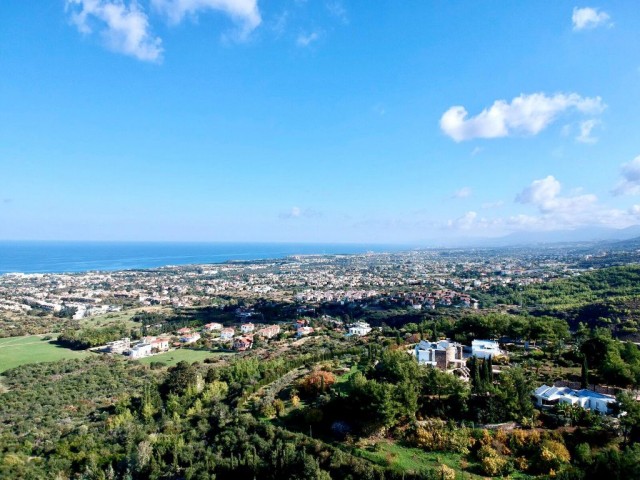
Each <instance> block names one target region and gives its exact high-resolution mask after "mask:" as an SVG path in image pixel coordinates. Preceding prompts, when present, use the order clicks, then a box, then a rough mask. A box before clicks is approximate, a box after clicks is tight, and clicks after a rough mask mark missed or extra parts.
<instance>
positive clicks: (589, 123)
mask: <svg viewBox="0 0 640 480" xmlns="http://www.w3.org/2000/svg"><path fill="white" fill-rule="evenodd" d="M600 123H601V122H600V120H596V119H595V118H591V119H589V120H585V121H583V122H580V133H579V134H578V136H577V137H576V140H577V141H578V142H581V143H596V142H597V141H598V138H597V137H594V136H592V135H591V132H592V130H593V129H594V128H595V127H597V126H598V125H600Z"/></svg>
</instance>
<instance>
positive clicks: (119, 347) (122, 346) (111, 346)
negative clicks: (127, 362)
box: [106, 337, 131, 355]
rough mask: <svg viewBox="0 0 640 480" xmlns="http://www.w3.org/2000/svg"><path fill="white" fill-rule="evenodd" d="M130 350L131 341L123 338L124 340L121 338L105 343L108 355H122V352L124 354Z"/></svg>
mask: <svg viewBox="0 0 640 480" xmlns="http://www.w3.org/2000/svg"><path fill="white" fill-rule="evenodd" d="M130 348H131V339H130V338H126V337H125V338H121V339H120V340H116V341H114V342H109V343H107V348H106V351H107V352H109V353H115V354H118V355H122V354H123V353H124V352H126V351H127V350H129V349H130Z"/></svg>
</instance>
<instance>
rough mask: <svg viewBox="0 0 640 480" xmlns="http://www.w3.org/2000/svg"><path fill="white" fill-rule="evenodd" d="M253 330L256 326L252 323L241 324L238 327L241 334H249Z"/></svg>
mask: <svg viewBox="0 0 640 480" xmlns="http://www.w3.org/2000/svg"><path fill="white" fill-rule="evenodd" d="M255 328H256V326H255V325H254V324H253V323H243V324H242V325H240V331H241V332H242V333H251V332H253V330H254V329H255Z"/></svg>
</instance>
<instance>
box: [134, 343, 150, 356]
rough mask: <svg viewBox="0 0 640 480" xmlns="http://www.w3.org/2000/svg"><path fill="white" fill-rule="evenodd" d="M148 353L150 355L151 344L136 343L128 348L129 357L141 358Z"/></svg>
mask: <svg viewBox="0 0 640 480" xmlns="http://www.w3.org/2000/svg"><path fill="white" fill-rule="evenodd" d="M149 355H151V344H149V343H144V342H142V343H138V344H136V345H134V346H133V347H131V350H129V357H131V358H143V357H148V356H149Z"/></svg>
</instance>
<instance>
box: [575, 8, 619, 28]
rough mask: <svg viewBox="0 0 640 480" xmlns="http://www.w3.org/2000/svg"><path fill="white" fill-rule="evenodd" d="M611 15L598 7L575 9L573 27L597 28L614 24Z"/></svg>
mask: <svg viewBox="0 0 640 480" xmlns="http://www.w3.org/2000/svg"><path fill="white" fill-rule="evenodd" d="M610 20H611V17H610V16H609V14H608V13H607V12H602V11H599V10H598V9H597V8H591V7H584V8H578V7H575V8H574V9H573V15H572V16H571V21H572V22H573V29H574V30H575V31H578V30H586V29H590V28H596V27H600V26H603V25H606V26H612V25H613V23H611V21H610Z"/></svg>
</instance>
